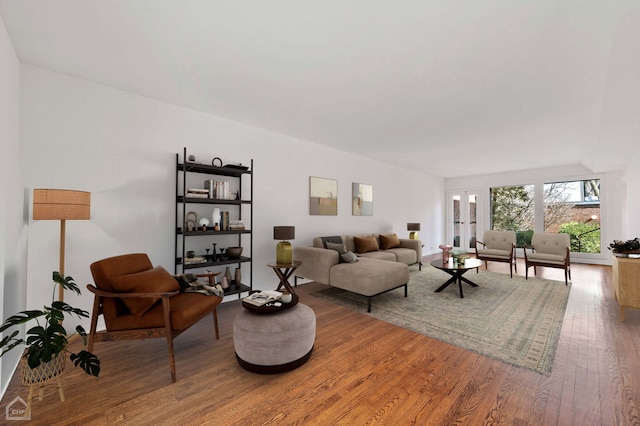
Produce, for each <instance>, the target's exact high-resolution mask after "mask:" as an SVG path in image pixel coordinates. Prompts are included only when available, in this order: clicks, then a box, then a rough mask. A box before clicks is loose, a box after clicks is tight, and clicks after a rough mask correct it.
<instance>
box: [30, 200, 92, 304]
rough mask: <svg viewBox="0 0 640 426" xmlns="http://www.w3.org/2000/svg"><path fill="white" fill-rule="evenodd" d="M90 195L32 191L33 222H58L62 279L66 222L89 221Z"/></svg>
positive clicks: (61, 295)
mask: <svg viewBox="0 0 640 426" xmlns="http://www.w3.org/2000/svg"><path fill="white" fill-rule="evenodd" d="M90 216H91V193H90V192H85V191H73V190H66V189H34V190H33V220H59V221H60V270H59V271H58V272H60V275H62V276H63V277H64V245H65V228H66V221H67V220H89V219H90ZM58 300H60V301H61V302H62V301H63V300H64V288H62V286H60V287H59V288H58Z"/></svg>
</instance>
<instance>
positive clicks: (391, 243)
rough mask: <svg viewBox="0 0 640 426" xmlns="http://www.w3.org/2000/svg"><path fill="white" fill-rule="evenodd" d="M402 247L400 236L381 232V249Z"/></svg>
mask: <svg viewBox="0 0 640 426" xmlns="http://www.w3.org/2000/svg"><path fill="white" fill-rule="evenodd" d="M396 247H400V238H398V236H397V235H396V234H393V235H383V234H380V249H381V250H387V249H392V248H396Z"/></svg>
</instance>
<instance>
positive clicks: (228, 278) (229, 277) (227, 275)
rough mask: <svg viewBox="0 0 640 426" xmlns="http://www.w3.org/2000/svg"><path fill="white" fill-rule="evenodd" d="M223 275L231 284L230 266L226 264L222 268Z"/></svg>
mask: <svg viewBox="0 0 640 426" xmlns="http://www.w3.org/2000/svg"><path fill="white" fill-rule="evenodd" d="M224 277H225V278H226V279H227V282H228V283H229V284H231V280H232V278H231V268H229V267H228V266H227V267H226V268H225V269H224Z"/></svg>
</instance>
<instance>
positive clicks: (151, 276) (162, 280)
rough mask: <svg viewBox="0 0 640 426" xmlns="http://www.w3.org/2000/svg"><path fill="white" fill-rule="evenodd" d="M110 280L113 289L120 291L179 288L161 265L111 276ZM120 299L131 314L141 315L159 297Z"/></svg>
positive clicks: (137, 291) (154, 290) (173, 289)
mask: <svg viewBox="0 0 640 426" xmlns="http://www.w3.org/2000/svg"><path fill="white" fill-rule="evenodd" d="M110 281H111V285H112V286H113V289H114V290H115V291H117V292H122V293H161V292H166V291H177V290H180V285H179V284H178V281H176V280H175V278H173V276H172V275H171V274H170V273H169V272H167V270H166V269H164V268H163V267H162V266H156V267H155V268H152V269H148V270H146V271H142V272H137V273H135V274H126V275H120V276H117V277H111V279H110ZM122 301H123V302H124V304H125V305H127V308H129V311H130V312H131V313H132V314H133V315H136V316H138V317H142V316H143V315H144V314H145V313H146V312H147V311H149V310H150V309H151V308H152V307H153V306H154V305H155V304H156V303H158V302H159V301H160V298H159V297H154V298H151V297H149V298H140V299H133V298H124V299H122Z"/></svg>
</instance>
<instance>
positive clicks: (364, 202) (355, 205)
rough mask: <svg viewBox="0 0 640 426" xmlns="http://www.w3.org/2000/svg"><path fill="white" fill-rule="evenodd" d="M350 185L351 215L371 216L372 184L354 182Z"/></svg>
mask: <svg viewBox="0 0 640 426" xmlns="http://www.w3.org/2000/svg"><path fill="white" fill-rule="evenodd" d="M351 186H352V193H353V195H352V199H351V212H352V214H353V216H373V185H367V184H365V183H355V182H354V183H353V184H352V185H351Z"/></svg>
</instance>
